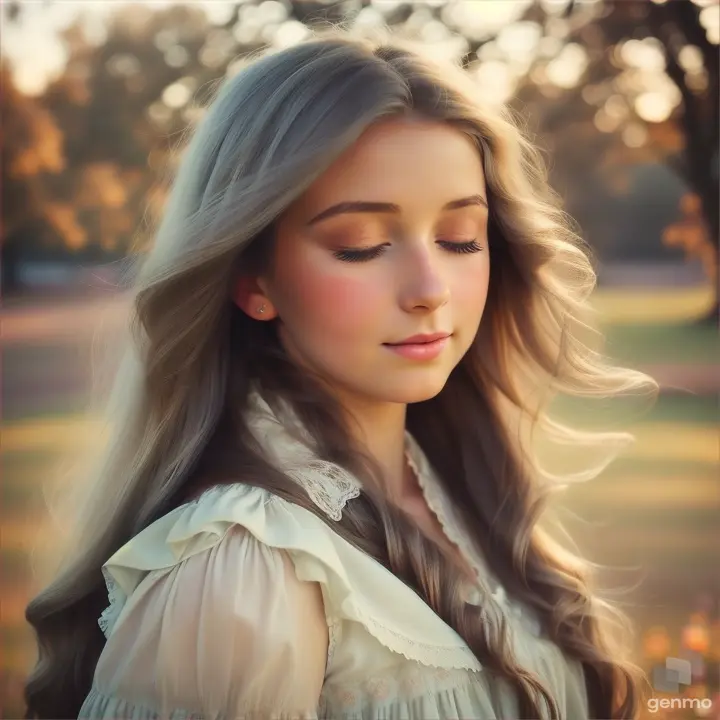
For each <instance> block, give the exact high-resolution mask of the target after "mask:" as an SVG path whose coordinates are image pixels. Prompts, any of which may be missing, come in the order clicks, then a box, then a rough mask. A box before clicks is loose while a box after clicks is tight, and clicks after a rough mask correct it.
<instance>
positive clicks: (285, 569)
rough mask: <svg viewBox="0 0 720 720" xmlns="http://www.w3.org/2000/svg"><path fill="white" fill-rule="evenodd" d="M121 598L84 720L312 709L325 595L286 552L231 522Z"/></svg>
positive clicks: (320, 667) (318, 685)
mask: <svg viewBox="0 0 720 720" xmlns="http://www.w3.org/2000/svg"><path fill="white" fill-rule="evenodd" d="M195 550H197V548H195ZM108 576H110V575H109V573H108V575H107V576H106V577H108ZM126 589H128V588H126ZM128 590H129V589H128ZM125 594H127V596H128V599H127V600H126V601H125V602H124V604H123V606H122V608H116V610H120V612H118V613H117V614H118V617H117V618H116V620H115V622H114V626H113V627H112V628H111V632H110V637H109V639H108V642H107V644H106V647H105V649H104V651H103V654H102V656H101V658H100V661H99V663H98V665H97V669H96V674H95V681H94V683H93V690H92V692H91V694H90V695H89V696H88V698H87V699H86V701H85V704H84V705H83V708H82V710H81V713H80V717H81V718H111V717H112V718H145V717H153V716H155V713H158V714H159V716H160V717H162V718H172V720H185V718H190V717H197V716H200V717H202V718H203V719H206V720H209V719H210V718H214V719H217V720H225V719H227V720H229V719H230V718H233V720H234V719H235V718H238V717H242V718H246V717H247V718H254V717H258V718H260V717H261V718H270V717H281V718H286V717H287V718H291V717H292V718H295V717H302V718H314V717H316V712H317V706H318V699H319V695H320V692H321V689H322V684H323V678H324V674H325V669H326V660H327V648H328V627H327V623H326V618H325V611H324V606H323V597H322V592H321V590H320V587H319V585H318V583H315V582H305V581H301V580H299V579H298V577H297V575H296V572H295V569H294V566H293V563H292V561H291V559H290V558H289V556H288V554H287V553H286V552H284V551H283V550H280V549H277V548H273V547H269V546H268V545H266V544H264V543H262V542H260V541H259V540H258V539H257V538H256V537H255V536H253V535H252V534H251V533H250V532H248V531H247V530H246V529H245V528H243V527H242V526H240V525H232V526H231V527H229V528H228V529H227V532H225V533H224V534H223V535H222V538H221V539H220V541H219V542H215V544H211V545H210V547H209V548H208V549H204V550H200V551H197V552H191V553H188V557H186V558H185V559H182V560H181V561H180V562H178V563H177V564H174V565H172V566H171V567H169V568H160V569H154V570H152V571H150V572H148V573H147V574H146V575H145V576H144V577H143V579H142V580H141V582H139V583H138V585H137V587H136V588H134V590H133V591H132V592H128V593H124V592H123V593H122V595H125ZM122 595H121V596H122ZM116 599H117V598H116Z"/></svg>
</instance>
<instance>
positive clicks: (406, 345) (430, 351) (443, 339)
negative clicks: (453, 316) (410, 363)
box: [383, 333, 452, 360]
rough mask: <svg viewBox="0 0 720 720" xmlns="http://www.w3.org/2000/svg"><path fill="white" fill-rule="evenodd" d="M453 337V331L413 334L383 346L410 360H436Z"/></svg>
mask: <svg viewBox="0 0 720 720" xmlns="http://www.w3.org/2000/svg"><path fill="white" fill-rule="evenodd" d="M451 337H452V333H433V334H432V335H413V336H412V337H409V338H406V339H405V340H402V341H401V342H398V343H383V346H384V347H386V348H388V349H389V350H391V351H392V352H394V353H395V354H397V355H400V356H401V357H404V358H406V359H408V360H434V359H435V358H436V357H438V356H439V355H440V354H441V353H442V351H443V350H444V349H445V346H446V345H447V344H448V341H449V340H450V338H451Z"/></svg>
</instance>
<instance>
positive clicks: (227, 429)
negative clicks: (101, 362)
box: [26, 34, 647, 720]
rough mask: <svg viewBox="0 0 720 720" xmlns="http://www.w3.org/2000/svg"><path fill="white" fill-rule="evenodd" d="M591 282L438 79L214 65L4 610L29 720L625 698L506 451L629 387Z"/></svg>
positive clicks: (631, 706) (470, 710) (384, 47)
mask: <svg viewBox="0 0 720 720" xmlns="http://www.w3.org/2000/svg"><path fill="white" fill-rule="evenodd" d="M593 282H594V275H593V272H592V269H591V266H590V264H589V261H588V259H587V256H586V254H585V253H584V252H583V250H582V246H581V243H580V240H579V239H578V238H577V237H576V236H575V235H574V234H573V232H572V230H571V229H570V226H569V224H568V222H567V221H566V219H565V216H564V215H563V213H562V211H561V210H560V209H559V207H558V203H557V201H556V200H555V198H554V195H553V194H552V192H551V191H550V189H549V188H548V186H547V181H546V176H545V174H544V171H543V169H542V164H541V160H540V158H539V156H538V153H537V151H536V150H535V149H534V148H533V147H532V145H531V144H530V143H529V142H528V141H527V140H525V139H524V138H523V137H522V135H521V134H520V132H519V131H518V129H517V128H516V127H515V125H514V124H513V123H512V121H511V120H510V118H509V116H508V114H507V113H505V112H503V113H499V112H497V111H493V110H491V109H489V108H488V107H485V105H484V103H483V96H482V89H481V88H478V87H476V85H475V84H474V83H473V82H472V81H471V79H470V78H469V76H466V75H465V74H464V73H463V71H461V70H460V69H459V68H455V67H444V66H442V65H437V64H434V63H433V62H430V61H428V60H425V59H423V58H422V57H421V56H420V55H419V54H417V53H416V52H415V51H412V50H409V49H407V48H406V47H405V46H402V45H400V44H399V43H398V42H396V41H393V42H380V43H374V42H371V41H369V40H360V39H353V38H351V37H349V36H344V35H342V34H335V35H334V36H331V37H325V38H315V39H313V40H312V41H308V42H305V43H303V44H300V45H297V46H295V47H293V48H291V49H288V50H283V51H282V52H276V53H271V54H267V55H265V56H263V57H261V58H260V59H257V60H256V61H254V62H253V63H252V64H250V65H249V66H248V67H247V68H246V69H244V70H242V71H241V72H240V73H238V74H237V75H236V76H234V77H233V78H231V79H229V80H227V81H226V82H225V83H224V85H223V86H222V87H221V89H220V91H219V93H218V95H217V97H216V98H215V100H214V102H213V103H212V105H211V107H210V109H209V111H208V113H207V115H206V116H205V117H204V119H203V120H202V122H201V124H200V126H199V128H197V130H196V132H195V134H194V136H193V138H192V140H191V142H190V144H189V147H188V148H187V150H186V152H185V154H184V158H183V162H182V165H181V167H180V169H179V172H178V176H177V178H176V180H175V184H174V189H173V192H172V195H171V198H170V200H169V204H168V206H167V209H166V214H165V216H164V220H163V222H162V224H161V227H160V228H159V231H158V234H157V238H156V241H155V243H154V247H153V248H152V251H151V252H150V253H149V255H148V257H147V259H146V261H145V264H144V266H143V268H142V272H141V274H140V276H139V278H138V280H137V288H136V294H135V296H134V297H135V302H134V309H135V312H136V320H137V324H136V327H135V330H136V332H135V342H134V344H132V345H131V346H130V348H129V349H128V352H127V356H126V357H125V359H124V362H123V365H122V368H121V371H120V374H119V376H118V379H117V385H116V392H115V395H114V404H113V405H112V409H111V418H112V437H111V442H110V445H109V448H108V449H107V454H106V457H105V463H104V465H103V466H102V467H101V469H100V470H99V471H98V473H97V478H96V481H95V482H94V483H93V484H92V486H91V492H90V494H89V499H88V500H87V502H86V503H85V504H84V506H83V512H82V513H81V516H80V518H79V520H78V522H77V534H78V538H79V544H78V547H77V549H76V551H75V554H74V555H73V556H72V560H71V561H70V562H69V563H68V564H67V565H66V566H65V567H64V569H63V572H62V574H61V575H60V576H59V577H58V578H57V579H56V581H55V582H54V583H53V584H52V585H51V586H50V587H49V588H48V589H46V590H45V591H44V592H43V593H42V594H40V595H39V596H38V597H37V598H35V599H34V600H33V601H32V602H31V604H30V605H29V607H28V610H27V617H28V620H29V622H30V623H31V624H32V625H33V626H34V628H35V630H36V631H37V635H38V638H39V646H40V661H39V664H38V666H37V668H36V670H35V672H34V674H33V675H32V677H31V678H30V680H29V682H28V684H27V691H26V698H27V704H28V717H39V718H59V717H76V716H78V715H79V716H80V717H83V718H94V719H99V718H132V719H133V720H140V719H141V718H164V719H167V718H170V719H171V720H189V719H190V718H204V719H207V720H209V719H210V718H213V719H222V720H231V719H232V720H236V719H237V718H276V717H277V718H296V717H302V718H314V717H327V718H358V719H359V718H378V719H379V718H418V719H420V718H421V719H422V720H428V719H430V718H443V719H449V718H482V719H483V720H490V719H491V718H565V719H567V720H583V718H631V717H634V713H635V709H636V706H637V694H638V687H639V686H638V675H637V674H636V671H635V668H634V666H633V665H632V664H631V663H630V662H629V661H628V660H627V659H625V658H626V655H627V647H624V646H623V645H622V644H618V643H616V642H615V641H614V640H613V639H612V638H613V635H612V633H611V630H612V628H613V627H616V626H617V622H615V621H616V620H617V619H618V618H620V619H622V617H623V616H622V615H620V614H619V613H617V612H615V614H613V612H614V611H613V608H612V606H611V605H609V604H607V603H606V602H604V601H602V600H601V599H600V597H599V595H598V593H597V592H596V590H595V589H594V587H593V576H592V575H591V574H590V571H589V563H586V562H583V561H582V560H581V559H579V558H576V557H573V556H572V555H570V554H569V553H568V552H566V551H565V550H564V549H563V548H562V547H561V545H559V544H557V543H556V542H554V541H553V540H551V535H550V534H548V532H547V531H546V530H543V529H541V525H540V524H539V520H540V519H541V517H540V516H541V514H542V510H543V508H544V506H545V503H546V500H547V497H548V495H549V493H551V492H552V490H553V488H554V487H555V486H556V483H557V481H558V479H557V478H554V477H553V476H551V475H550V474H549V473H547V472H543V471H542V470H541V469H540V467H539V465H538V463H537V462H536V459H535V456H534V455H533V453H532V451H531V440H532V437H531V432H532V430H533V428H536V427H539V428H545V429H547V430H548V431H549V436H550V437H552V438H554V439H556V440H558V441H560V442H567V441H568V439H570V440H572V441H573V442H575V443H586V444H587V445H588V446H593V447H595V448H597V447H606V446H607V444H608V442H610V441H613V440H616V439H618V438H617V436H614V435H613V436H609V435H598V436H594V435H581V434H579V433H572V432H570V431H569V430H567V429H566V428H563V427H562V426H560V425H558V424H555V423H553V422H551V421H550V420H549V419H548V418H547V416H546V413H545V408H546V406H547V403H548V402H549V400H550V399H551V398H552V396H553V394H555V393H557V392H560V391H562V392H565V393H570V394H574V395H580V396H606V395H610V394H613V393H616V392H620V391H627V390H630V389H633V388H638V387H640V386H642V385H643V384H645V383H647V379H646V378H644V377H643V376H640V375H636V374H634V373H632V372H630V371H627V370H620V369H616V368H612V367H611V366H609V365H607V364H605V363H604V362H603V360H602V358H601V356H600V355H599V354H597V353H596V352H594V351H592V350H591V349H589V348H588V346H587V345H586V344H585V342H584V341H582V340H581V334H582V330H583V329H584V328H585V327H586V325H585V324H584V323H585V320H584V317H585V310H586V298H587V296H588V293H589V292H590V290H591V289H592V287H593ZM597 470H598V468H597V467H595V468H590V470H588V472H587V473H585V475H581V477H584V476H588V477H589V476H591V475H592V472H593V471H597ZM105 584H107V590H106V588H105ZM108 595H109V604H108ZM613 623H614V624H613ZM625 640H626V638H625Z"/></svg>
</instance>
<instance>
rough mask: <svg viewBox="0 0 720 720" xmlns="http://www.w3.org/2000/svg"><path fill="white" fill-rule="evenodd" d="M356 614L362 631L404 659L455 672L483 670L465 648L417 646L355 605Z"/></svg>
mask: <svg viewBox="0 0 720 720" xmlns="http://www.w3.org/2000/svg"><path fill="white" fill-rule="evenodd" d="M355 612H356V613H357V615H358V616H359V618H360V619H361V621H362V624H363V625H364V626H365V628H366V629H367V630H368V631H369V632H370V633H371V634H372V635H374V636H375V639H376V640H378V642H380V643H381V644H382V645H384V646H385V647H386V648H388V649H390V650H392V651H393V652H395V653H398V655H402V656H403V657H404V658H406V659H407V660H412V661H414V662H419V663H420V664H422V665H428V666H430V667H435V668H455V669H456V670H475V671H479V670H482V667H483V666H482V665H481V664H480V662H479V661H478V659H477V658H476V657H475V655H473V653H472V651H471V650H470V648H469V647H468V646H467V645H456V646H448V647H443V646H438V645H428V644H427V643H419V642H415V641H413V640H411V639H410V638H408V636H407V635H403V634H402V633H399V632H397V631H396V630H392V629H390V628H389V627H386V626H385V625H382V624H381V623H379V622H378V621H377V620H376V619H375V618H373V617H370V616H369V615H367V614H366V613H365V612H363V610H362V609H361V608H359V607H358V606H357V605H355Z"/></svg>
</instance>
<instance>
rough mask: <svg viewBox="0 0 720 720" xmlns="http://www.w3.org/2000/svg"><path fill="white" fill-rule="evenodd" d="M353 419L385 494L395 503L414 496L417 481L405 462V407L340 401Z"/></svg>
mask: <svg viewBox="0 0 720 720" xmlns="http://www.w3.org/2000/svg"><path fill="white" fill-rule="evenodd" d="M339 399H340V402H341V403H342V405H343V407H344V408H345V411H346V412H347V414H348V415H349V417H350V431H351V433H352V434H353V437H354V439H355V441H356V442H357V443H358V444H359V445H360V447H361V448H363V450H364V451H365V452H367V453H368V454H369V455H370V457H372V458H373V459H374V460H375V462H377V463H378V465H379V468H380V471H381V473H382V477H383V480H384V483H385V488H384V489H385V491H386V492H387V495H388V498H389V499H390V500H392V501H399V500H402V499H403V498H405V497H407V496H409V495H412V494H413V490H414V488H413V485H414V483H413V480H412V476H411V473H408V471H407V464H406V461H405V418H406V411H407V405H405V404H404V403H388V402H369V401H360V400H358V399H356V398H353V399H346V398H342V397H341V398H339Z"/></svg>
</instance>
